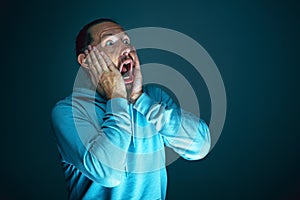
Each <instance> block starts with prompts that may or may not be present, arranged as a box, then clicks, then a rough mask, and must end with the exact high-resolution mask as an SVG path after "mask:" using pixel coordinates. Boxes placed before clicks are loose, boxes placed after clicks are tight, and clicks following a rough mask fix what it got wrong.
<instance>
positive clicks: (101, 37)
mask: <svg viewBox="0 0 300 200" xmlns="http://www.w3.org/2000/svg"><path fill="white" fill-rule="evenodd" d="M117 29H120V30H121V32H119V33H113V32H110V33H109V31H114V30H117ZM106 32H108V33H107V34H106V35H108V36H110V35H118V34H121V33H125V31H124V29H122V28H121V27H120V26H114V27H107V28H105V29H104V30H103V31H101V34H100V37H99V39H100V41H101V40H102V39H103V37H104V36H103V35H104V34H105V33H106Z"/></svg>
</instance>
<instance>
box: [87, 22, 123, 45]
mask: <svg viewBox="0 0 300 200" xmlns="http://www.w3.org/2000/svg"><path fill="white" fill-rule="evenodd" d="M89 32H90V34H91V36H92V38H93V39H94V41H100V40H101V39H102V38H103V37H105V36H109V35H116V34H119V33H125V31H124V29H123V28H122V27H121V26H120V25H118V24H115V23H113V22H102V23H100V24H96V25H94V26H92V27H91V28H90V29H89ZM125 34H126V33H125Z"/></svg>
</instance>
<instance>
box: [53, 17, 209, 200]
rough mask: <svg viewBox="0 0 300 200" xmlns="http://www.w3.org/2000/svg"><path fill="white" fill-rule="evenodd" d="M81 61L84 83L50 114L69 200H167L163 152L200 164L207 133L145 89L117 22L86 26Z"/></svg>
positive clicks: (80, 38)
mask: <svg viewBox="0 0 300 200" xmlns="http://www.w3.org/2000/svg"><path fill="white" fill-rule="evenodd" d="M76 53H77V60H78V63H79V64H80V66H81V72H82V73H80V74H81V75H80V78H79V80H80V81H79V82H78V83H75V87H74V90H73V93H72V95H71V96H69V97H67V98H66V99H64V100H61V101H59V102H58V103H57V104H56V105H55V107H54V108H53V111H52V122H53V128H54V132H55V136H56V138H57V143H58V149H59V153H60V155H61V160H62V164H63V169H64V173H65V178H66V182H67V188H68V190H69V199H126V200H128V199H149V200H155V199H165V197H166V188H167V173H166V167H165V165H166V163H165V150H164V147H165V146H167V147H170V148H172V149H173V150H174V151H175V152H176V153H178V154H179V155H180V156H181V157H183V158H185V159H187V160H198V159H201V158H203V157H204V156H205V155H206V154H207V153H208V152H209V148H210V134H209V130H208V127H207V125H206V124H205V122H204V121H202V120H201V119H199V118H197V117H195V116H193V115H191V114H189V113H187V112H185V111H183V110H181V109H180V108H179V107H178V105H176V103H175V102H174V100H173V99H172V98H171V97H170V96H169V95H168V94H167V93H166V92H164V91H163V90H162V89H160V88H158V87H155V86H149V85H148V86H142V74H141V69H140V63H139V60H138V56H137V53H136V51H135V49H134V47H132V46H131V43H130V38H129V36H128V35H127V34H126V33H125V32H124V30H123V28H122V27H121V26H120V25H118V24H117V23H116V22H114V21H112V20H110V19H99V20H95V21H93V22H91V23H89V24H87V25H86V26H85V27H84V28H83V29H82V30H81V31H80V32H79V34H78V36H77V40H76ZM158 73H159V72H158Z"/></svg>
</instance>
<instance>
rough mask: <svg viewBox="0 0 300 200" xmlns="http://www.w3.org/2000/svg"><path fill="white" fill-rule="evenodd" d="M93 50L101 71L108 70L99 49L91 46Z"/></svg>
mask: <svg viewBox="0 0 300 200" xmlns="http://www.w3.org/2000/svg"><path fill="white" fill-rule="evenodd" d="M93 50H94V52H95V55H96V58H97V59H98V62H99V63H100V67H101V71H108V68H107V64H106V62H105V61H104V58H103V56H102V55H101V54H100V52H99V50H98V49H97V48H96V47H93Z"/></svg>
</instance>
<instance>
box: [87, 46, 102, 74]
mask: <svg viewBox="0 0 300 200" xmlns="http://www.w3.org/2000/svg"><path fill="white" fill-rule="evenodd" d="M90 56H91V59H92V63H93V66H94V68H95V69H96V71H97V73H98V74H99V75H100V74H101V73H102V68H101V66H100V64H99V62H98V59H97V57H96V55H95V52H94V51H90Z"/></svg>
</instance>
